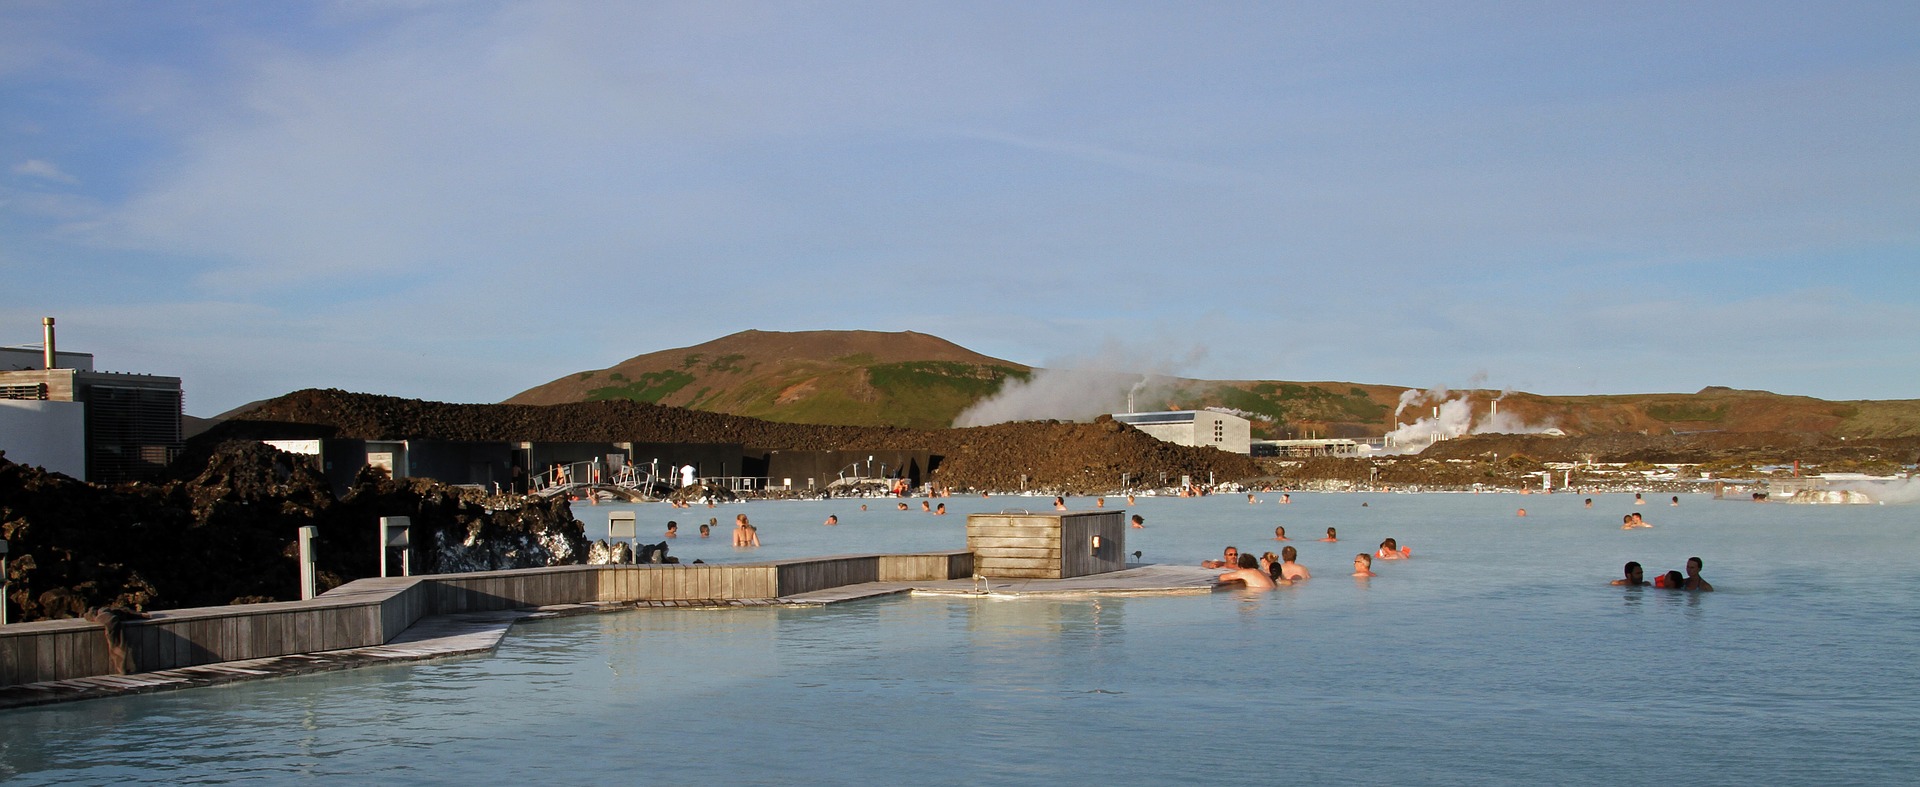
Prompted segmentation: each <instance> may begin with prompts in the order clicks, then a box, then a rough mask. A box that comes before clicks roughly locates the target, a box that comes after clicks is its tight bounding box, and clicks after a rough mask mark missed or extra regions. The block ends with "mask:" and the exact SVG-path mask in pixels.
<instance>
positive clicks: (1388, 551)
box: [1373, 538, 1413, 560]
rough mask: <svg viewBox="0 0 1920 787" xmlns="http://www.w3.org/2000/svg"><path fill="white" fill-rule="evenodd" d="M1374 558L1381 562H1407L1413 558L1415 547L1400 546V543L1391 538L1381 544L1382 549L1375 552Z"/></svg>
mask: <svg viewBox="0 0 1920 787" xmlns="http://www.w3.org/2000/svg"><path fill="white" fill-rule="evenodd" d="M1373 556H1374V557H1377V558H1380V559H1381V560H1405V559H1407V558H1410V557H1413V547H1403V546H1400V542H1398V541H1394V540H1393V539H1391V538H1389V539H1387V540H1385V541H1382V542H1380V548H1379V549H1377V550H1375V551H1374V553H1373Z"/></svg>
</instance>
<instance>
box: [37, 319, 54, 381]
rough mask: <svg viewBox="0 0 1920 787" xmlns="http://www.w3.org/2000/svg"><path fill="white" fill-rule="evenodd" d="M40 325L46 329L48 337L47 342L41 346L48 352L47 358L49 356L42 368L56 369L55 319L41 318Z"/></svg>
mask: <svg viewBox="0 0 1920 787" xmlns="http://www.w3.org/2000/svg"><path fill="white" fill-rule="evenodd" d="M40 325H41V327H43V328H45V329H46V335H47V338H46V341H45V342H42V343H41V345H40V346H41V348H42V349H44V350H45V351H46V356H47V357H46V362H45V363H43V364H41V365H40V366H41V367H42V368H45V369H52V368H55V367H54V365H53V318H52V317H42V318H40Z"/></svg>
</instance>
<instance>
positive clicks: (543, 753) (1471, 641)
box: [0, 493, 1920, 784]
mask: <svg viewBox="0 0 1920 787" xmlns="http://www.w3.org/2000/svg"><path fill="white" fill-rule="evenodd" d="M1259 497H1260V499H1261V501H1262V502H1261V503H1260V504H1258V505H1248V504H1247V503H1246V499H1245V497H1244V496H1215V497H1210V498H1205V499H1198V500H1179V499H1166V498H1140V500H1139V504H1138V505H1136V506H1133V507H1131V508H1130V509H1129V510H1130V511H1131V512H1138V513H1141V514H1143V515H1145V516H1146V518H1147V520H1148V527H1147V528H1146V529H1144V530H1133V531H1130V532H1129V534H1128V538H1129V540H1128V543H1127V549H1128V551H1132V550H1136V549H1137V550H1140V551H1142V552H1143V556H1144V559H1145V560H1147V561H1149V562H1169V563H1172V562H1178V563H1191V562H1197V561H1199V560H1200V559H1202V558H1204V557H1212V556H1217V555H1218V554H1219V552H1220V548H1221V547H1222V546H1223V545H1225V544H1229V543H1231V544H1234V545H1235V546H1238V547H1239V548H1240V549H1241V550H1243V551H1253V552H1255V553H1258V552H1260V551H1265V550H1267V549H1273V550H1274V551H1278V547H1279V546H1281V544H1279V543H1277V542H1274V541H1273V540H1272V538H1273V527H1274V526H1275V525H1276V524H1280V525H1285V526H1286V527H1287V530H1288V534H1289V535H1290V536H1292V537H1293V539H1294V540H1292V541H1290V542H1287V543H1290V544H1293V545H1295V546H1297V547H1299V549H1300V551H1301V555H1302V557H1301V562H1302V563H1303V564H1305V565H1306V566H1308V567H1309V568H1310V569H1312V570H1313V571H1314V573H1315V578H1314V579H1313V580H1311V581H1308V582H1305V583H1301V584H1298V585H1296V586H1293V587H1288V588H1281V589H1279V590H1276V591H1269V592H1246V591H1222V592H1217V593H1214V594H1211V595H1197V596H1196V595H1187V596H1152V597H1097V598H1096V597H1088V598H1056V599H1034V598H1026V599H970V598H952V597H917V598H908V597H894V598H888V599H881V600H874V601H867V602H858V603H851V604H845V605H837V606H832V607H825V608H767V607H757V608H738V609H720V610H641V611H634V612H625V613H616V614H606V615H593V616H587V617H577V618H565V619H558V620H547V621H539V622H532V623H526V624H522V625H519V626H516V627H515V628H514V629H513V631H512V632H511V633H509V634H508V636H507V638H506V639H505V641H504V642H503V643H502V644H501V647H500V649H499V650H498V651H497V652H496V653H495V654H493V655H489V656H479V657H469V658H462V659H456V660H449V661H443V662H432V663H421V664H414V665H402V666H391V667H377V668H368V669H362V670H355V671H348V672H338V673H329V674H321V675H310V676H302V677H295V678H287V679H277V680H266V681H258V682H252V683H242V684H235V685H230V686H225V687H218V688H212V689H198V690H190V691H181V692H172V693H163V694H155V695H146V696H135V697H123V698H114V699H106V700H96V701H87V702H78V703H69V704H63V705H54V706H47V707H40V708H27V709H20V710H14V711H7V712H0V779H5V780H6V781H7V782H8V783H10V784H11V783H20V784H41V783H75V784H103V783H122V782H227V781H240V780H266V781H275V782H278V781H321V782H362V781H365V780H367V779H369V778H381V779H385V780H389V781H394V782H398V783H460V782H467V783H475V782H485V783H491V782H495V781H501V780H503V779H511V780H515V781H517V780H522V779H538V780H542V781H549V782H555V783H565V784H586V783H610V782H623V783H624V782H642V783H667V784H683V783H712V782H716V781H721V782H737V783H856V782H887V783H894V782H900V783H929V784H960V783H966V784H1010V783H1011V784H1037V783H1060V782H1095V781H1098V782H1105V783H1113V784H1165V783H1170V782H1228V783H1249V784H1252V783H1261V784H1267V783H1275V782H1280V781H1304V782H1307V783H1325V782H1362V783H1411V782H1421V783H1427V782H1439V783H1488V782H1503V783H1520V782H1526V783H1569V782H1575V783H1597V782H1603V781H1605V782H1613V781H1631V782H1659V781H1671V782H1677V783H1726V784H1747V783H1758V782H1787V783H1809V782H1819V783H1891V782H1906V781H1909V780H1911V779H1912V778H1913V775H1914V774H1916V773H1920V663H1916V658H1915V656H1916V654H1920V614H1916V609H1915V601H1916V600H1920V560H1916V558H1917V557H1920V547H1917V546H1916V545H1915V540H1914V537H1915V530H1916V524H1915V523H1916V520H1917V519H1920V517H1916V516H1915V515H1916V513H1917V511H1920V510H1917V509H1916V508H1914V507H1912V506H1790V505H1779V504H1764V505H1763V504H1753V503H1749V502H1734V501H1714V500H1711V499H1707V498H1705V497H1701V496H1683V497H1682V504H1681V505H1680V506H1678V507H1674V506H1670V505H1668V504H1667V502H1666V496H1665V495H1661V496H1653V495H1649V496H1648V500H1647V504H1646V505H1643V506H1638V507H1636V506H1634V505H1633V501H1632V496H1631V495H1597V496H1594V497H1595V504H1594V507H1593V508H1592V509H1586V508H1583V507H1582V505H1581V501H1582V499H1583V497H1582V496H1579V495H1571V494H1559V495H1552V496H1542V495H1530V496H1521V495H1511V494H1505V495H1457V494H1456V495H1439V494H1428V495H1389V494H1300V493H1296V494H1294V495H1293V500H1294V502H1293V503H1292V504H1291V505H1285V506H1282V505H1278V504H1277V503H1276V501H1277V499H1278V497H1279V495H1278V494H1263V495H1260V496H1259ZM860 502H861V501H847V500H835V501H812V502H782V503H751V504H744V505H734V506H723V507H720V508H717V509H712V510H711V511H709V510H708V509H693V510H673V509H667V508H665V507H664V506H658V505H654V506H638V507H633V506H626V507H617V506H614V507H610V506H599V507H581V508H579V509H577V511H576V513H577V514H578V515H579V516H580V517H581V519H582V520H583V521H586V522H587V523H588V525H589V535H590V536H598V535H603V534H604V528H605V520H606V511H608V510H638V511H639V512H640V520H641V522H642V524H641V529H642V532H643V537H644V536H653V535H657V533H658V532H659V531H658V529H656V528H657V526H661V525H664V523H665V521H666V520H667V519H675V520H677V521H679V522H680V523H681V526H682V533H683V534H682V535H681V536H680V537H679V538H677V539H675V543H674V547H673V548H674V554H676V555H679V556H680V557H682V559H684V560H692V559H695V558H700V559H704V560H706V561H708V562H723V561H725V562H734V561H745V560H762V559H772V558H781V557H797V556H805V555H824V554H841V553H852V552H891V551H907V550H923V549H958V548H963V547H964V545H965V544H964V541H965V538H964V525H965V516H964V514H965V513H967V512H969V511H978V510H990V511H999V510H1003V509H1006V508H1021V507H1026V508H1032V509H1035V510H1050V506H1049V505H1048V503H1049V499H1048V498H1025V497H995V498H993V499H991V500H980V499H977V498H975V499H962V498H951V499H948V500H946V501H945V502H946V503H947V504H948V508H949V509H950V510H952V511H953V512H954V513H952V514H950V515H948V516H946V517H933V516H930V515H927V514H924V513H921V512H920V511H919V510H918V501H917V500H916V501H914V509H915V510H913V511H911V512H899V511H894V510H892V508H891V502H890V501H865V502H866V503H867V504H868V506H869V507H870V508H871V509H873V510H870V511H868V512H861V511H859V510H858V506H859V504H860ZM1363 503H1364V504H1365V505H1364V506H1363V505H1362V504H1363ZM1074 504H1075V506H1076V508H1083V507H1087V506H1089V505H1091V502H1090V501H1089V500H1088V499H1087V498H1078V499H1076V500H1075V501H1074ZM882 506H886V508H884V509H883V508H882ZM1108 506H1109V507H1113V508H1119V507H1125V501H1124V500H1123V499H1120V498H1109V499H1108ZM1521 507H1525V508H1526V509H1527V510H1528V513H1529V516H1527V517H1525V518H1520V517H1517V516H1515V510H1516V509H1518V508H1521ZM1634 510H1639V511H1641V512H1643V513H1644V514H1645V515H1646V518H1647V519H1648V521H1650V522H1652V523H1653V525H1654V527H1653V528H1651V529H1645V530H1634V531H1622V530H1620V528H1619V522H1620V516H1621V515H1622V514H1624V513H1627V512H1630V511H1634ZM741 512H744V513H747V514H748V515H749V516H751V517H752V519H753V521H754V522H755V524H757V525H759V526H760V528H761V537H762V541H763V544H764V546H762V547H761V548H760V549H758V550H735V549H733V548H731V547H729V546H727V545H726V541H725V539H726V536H727V530H728V527H729V523H730V522H731V520H732V517H733V514H735V513H741ZM829 513H836V514H838V515H839V517H840V519H841V522H842V524H841V525H839V526H838V527H832V528H829V527H825V526H823V525H821V520H823V519H824V518H825V517H826V515H827V514H829ZM708 516H714V517H718V518H719V519H720V520H721V525H722V527H721V529H720V530H719V531H718V532H716V534H715V536H714V537H713V538H712V539H709V540H707V541H705V542H701V541H699V540H698V539H697V538H696V537H694V534H693V526H692V525H691V524H689V523H697V522H704V521H706V518H707V517H708ZM1329 526H1332V527H1337V528H1338V529H1339V532H1340V535H1341V540H1340V541H1339V542H1338V543H1321V542H1318V541H1315V540H1313V539H1317V538H1319V537H1321V536H1322V535H1324V531H1325V529H1326V528H1327V527H1329ZM595 528H598V529H599V530H598V531H597V532H596V531H595ZM1388 536H1392V537H1394V538H1397V539H1399V541H1400V543H1402V544H1404V545H1408V546H1411V547H1412V548H1413V550H1414V558H1413V559H1412V560H1409V561H1401V562H1386V563H1380V564H1377V565H1376V570H1377V571H1378V572H1379V574H1380V576H1378V577H1376V578H1374V579H1371V580H1366V581H1360V580H1355V579H1353V578H1351V577H1349V576H1347V574H1348V573H1349V571H1350V568H1349V565H1350V563H1351V561H1352V558H1353V555H1354V554H1355V553H1356V552H1360V551H1372V547H1374V546H1376V545H1378V543H1379V541H1380V540H1381V539H1382V538H1385V537H1388ZM647 540H658V539H657V538H647ZM1692 555H1699V556H1701V557H1702V558H1704V559H1705V563H1706V570H1705V571H1704V572H1703V573H1704V574H1705V576H1707V577H1708V578H1709V579H1710V580H1711V581H1712V582H1713V583H1714V584H1715V585H1716V586H1717V587H1718V588H1719V590H1718V592H1715V593H1710V594H1698V593H1686V592H1670V591H1662V590H1653V589H1646V590H1629V589H1624V588H1616V587H1609V586H1607V584H1606V583H1607V582H1608V581H1609V580H1611V579H1613V578H1615V577H1617V576H1618V575H1619V571H1620V566H1621V564H1622V563H1623V562H1625V561H1627V560H1638V561H1640V562H1641V563H1643V564H1645V566H1646V568H1647V573H1648V575H1649V577H1651V576H1652V575H1653V574H1656V573H1659V572H1662V571H1665V570H1667V569H1670V568H1680V567H1681V565H1682V563H1683V562H1684V561H1685V560H1686V558H1687V557H1689V556H1692Z"/></svg>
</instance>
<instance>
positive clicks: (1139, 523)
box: [1133, 514, 1147, 530]
mask: <svg viewBox="0 0 1920 787" xmlns="http://www.w3.org/2000/svg"><path fill="white" fill-rule="evenodd" d="M1146 526H1147V520H1145V519H1142V518H1141V517H1140V515H1139V514H1134V515H1133V527H1134V529H1136V530H1137V529H1140V528H1143V527H1146Z"/></svg>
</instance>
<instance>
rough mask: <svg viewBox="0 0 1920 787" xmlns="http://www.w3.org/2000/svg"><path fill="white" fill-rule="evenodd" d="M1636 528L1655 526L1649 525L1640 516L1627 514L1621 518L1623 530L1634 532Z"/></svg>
mask: <svg viewBox="0 0 1920 787" xmlns="http://www.w3.org/2000/svg"><path fill="white" fill-rule="evenodd" d="M1636 527H1653V525H1649V524H1647V521H1646V520H1644V519H1641V518H1640V515H1639V514H1627V515H1625V516H1622V517H1620V529H1621V530H1632V529H1634V528H1636Z"/></svg>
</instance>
